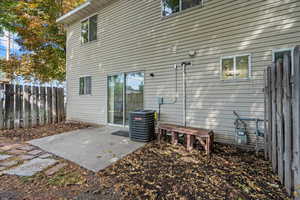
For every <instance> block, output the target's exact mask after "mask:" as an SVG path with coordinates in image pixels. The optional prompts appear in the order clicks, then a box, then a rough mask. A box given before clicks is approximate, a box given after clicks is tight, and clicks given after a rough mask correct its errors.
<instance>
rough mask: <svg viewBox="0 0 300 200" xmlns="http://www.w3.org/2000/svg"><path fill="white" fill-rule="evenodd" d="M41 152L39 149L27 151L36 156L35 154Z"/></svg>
mask: <svg viewBox="0 0 300 200" xmlns="http://www.w3.org/2000/svg"><path fill="white" fill-rule="evenodd" d="M42 152H43V151H41V150H33V151H29V152H28V154H30V155H35V156H37V155H39V154H41V153H42Z"/></svg>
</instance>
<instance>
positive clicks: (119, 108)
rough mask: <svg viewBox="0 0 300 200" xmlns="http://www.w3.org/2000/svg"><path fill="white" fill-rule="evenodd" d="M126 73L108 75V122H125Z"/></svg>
mask: <svg viewBox="0 0 300 200" xmlns="http://www.w3.org/2000/svg"><path fill="white" fill-rule="evenodd" d="M123 97H124V75H123V74H119V75H114V76H109V77H108V123H111V124H117V125H123V124H124V109H123V108H124V105H123V102H124V98H123Z"/></svg>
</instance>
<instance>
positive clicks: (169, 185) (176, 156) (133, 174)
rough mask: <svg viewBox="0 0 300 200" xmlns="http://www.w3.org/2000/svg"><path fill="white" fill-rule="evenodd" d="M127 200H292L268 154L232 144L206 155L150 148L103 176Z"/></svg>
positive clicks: (166, 147)
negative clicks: (275, 171) (264, 154)
mask: <svg viewBox="0 0 300 200" xmlns="http://www.w3.org/2000/svg"><path fill="white" fill-rule="evenodd" d="M99 174H100V175H101V179H102V182H103V183H106V184H107V186H108V187H113V188H114V189H115V191H118V192H119V193H120V196H121V197H122V199H135V198H137V197H139V198H138V199H187V200H190V199H205V200H207V199H218V200H219V199H266V200H270V199H289V198H288V196H287V194H286V193H285V191H284V189H283V188H282V186H281V185H280V182H279V179H278V177H277V176H276V175H275V174H274V173H272V171H271V166H270V163H269V162H268V161H265V160H264V159H263V155H259V156H256V155H255V153H254V152H252V151H246V150H241V149H238V148H235V147H233V146H230V145H221V144H216V145H215V152H214V153H213V154H212V156H211V158H210V159H208V158H207V157H206V155H205V154H204V151H197V150H195V151H193V152H191V153H188V152H186V150H185V148H184V147H183V146H173V145H171V144H168V143H164V144H158V143H151V144H148V145H146V147H144V148H142V149H140V150H138V151H136V152H134V153H132V154H130V155H129V156H127V157H125V158H124V159H122V160H120V161H119V162H117V163H116V164H114V165H113V166H111V167H109V168H106V169H105V170H104V171H103V172H101V173H99Z"/></svg>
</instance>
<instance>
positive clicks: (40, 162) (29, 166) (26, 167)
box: [3, 158, 57, 176]
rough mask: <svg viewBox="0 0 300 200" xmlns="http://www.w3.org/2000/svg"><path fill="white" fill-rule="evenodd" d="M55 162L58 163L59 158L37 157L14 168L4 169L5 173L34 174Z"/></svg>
mask: <svg viewBox="0 0 300 200" xmlns="http://www.w3.org/2000/svg"><path fill="white" fill-rule="evenodd" d="M55 163H57V160H54V159H41V158H35V159H33V160H30V161H29V162H26V163H24V164H22V165H20V166H17V167H15V168H13V169H10V170H6V171H3V173H4V174H9V175H17V176H33V175H34V174H36V173H37V172H40V171H43V170H44V169H46V168H48V167H49V166H51V165H54V164H55Z"/></svg>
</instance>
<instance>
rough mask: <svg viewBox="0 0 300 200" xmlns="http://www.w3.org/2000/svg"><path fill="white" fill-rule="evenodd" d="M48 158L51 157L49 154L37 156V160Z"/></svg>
mask: <svg viewBox="0 0 300 200" xmlns="http://www.w3.org/2000/svg"><path fill="white" fill-rule="evenodd" d="M49 157H52V155H51V154H49V153H46V154H42V155H40V156H39V158H49Z"/></svg>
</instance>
